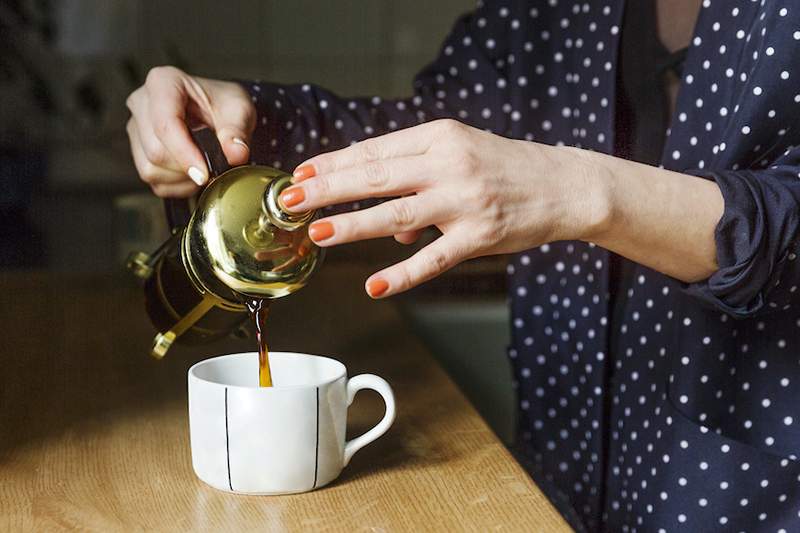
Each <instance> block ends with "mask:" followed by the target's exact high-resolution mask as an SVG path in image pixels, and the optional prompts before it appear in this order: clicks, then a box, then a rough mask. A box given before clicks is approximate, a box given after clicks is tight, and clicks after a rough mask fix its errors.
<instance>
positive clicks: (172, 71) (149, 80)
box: [144, 65, 182, 85]
mask: <svg viewBox="0 0 800 533" xmlns="http://www.w3.org/2000/svg"><path fill="white" fill-rule="evenodd" d="M181 73H182V71H181V70H180V69H178V68H175V67H173V66H171V65H159V66H156V67H153V68H151V69H150V70H149V71H148V72H147V77H146V78H145V82H144V83H145V85H152V84H153V83H156V82H159V81H161V80H164V79H167V78H170V77H174V76H176V75H178V74H181Z"/></svg>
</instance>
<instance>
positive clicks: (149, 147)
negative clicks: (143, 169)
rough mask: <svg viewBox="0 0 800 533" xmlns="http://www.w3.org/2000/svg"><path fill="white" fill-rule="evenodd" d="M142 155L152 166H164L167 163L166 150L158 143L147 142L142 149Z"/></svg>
mask: <svg viewBox="0 0 800 533" xmlns="http://www.w3.org/2000/svg"><path fill="white" fill-rule="evenodd" d="M142 148H143V150H144V155H145V156H147V160H148V161H149V162H150V163H151V164H152V165H154V166H158V167H161V166H164V165H165V164H166V163H167V162H168V161H169V155H168V154H167V150H166V148H164V145H163V144H161V143H160V142H149V143H146V144H145V145H144V146H143V147H142Z"/></svg>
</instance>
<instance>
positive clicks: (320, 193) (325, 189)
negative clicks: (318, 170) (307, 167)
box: [307, 176, 333, 201]
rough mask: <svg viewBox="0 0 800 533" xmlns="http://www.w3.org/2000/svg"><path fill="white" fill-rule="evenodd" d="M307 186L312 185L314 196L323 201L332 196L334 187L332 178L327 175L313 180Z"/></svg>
mask: <svg viewBox="0 0 800 533" xmlns="http://www.w3.org/2000/svg"><path fill="white" fill-rule="evenodd" d="M309 181H311V180H309ZM307 187H312V188H313V195H314V197H315V198H317V199H318V200H321V201H325V200H326V199H327V198H329V197H330V194H331V189H332V188H333V186H332V184H331V181H330V178H329V177H327V176H321V177H319V178H317V179H315V180H313V181H311V183H309V185H307Z"/></svg>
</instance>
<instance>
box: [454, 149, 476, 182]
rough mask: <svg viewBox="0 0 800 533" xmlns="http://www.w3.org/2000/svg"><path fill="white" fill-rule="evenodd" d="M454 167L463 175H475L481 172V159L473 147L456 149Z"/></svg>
mask: <svg viewBox="0 0 800 533" xmlns="http://www.w3.org/2000/svg"><path fill="white" fill-rule="evenodd" d="M452 157H453V163H452V165H453V168H454V169H455V170H456V172H458V173H459V174H460V175H462V176H474V175H476V174H478V173H479V172H480V169H481V161H480V157H478V155H477V154H475V152H473V151H472V150H471V149H466V150H456V152H455V153H454V154H453V156H452Z"/></svg>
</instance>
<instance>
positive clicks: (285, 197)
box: [281, 187, 306, 207]
mask: <svg viewBox="0 0 800 533" xmlns="http://www.w3.org/2000/svg"><path fill="white" fill-rule="evenodd" d="M305 199H306V193H305V191H304V190H303V188H302V187H291V188H289V189H286V190H285V191H283V192H282V193H281V203H282V204H283V207H294V206H296V205H297V204H299V203H302V202H303V200H305Z"/></svg>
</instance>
